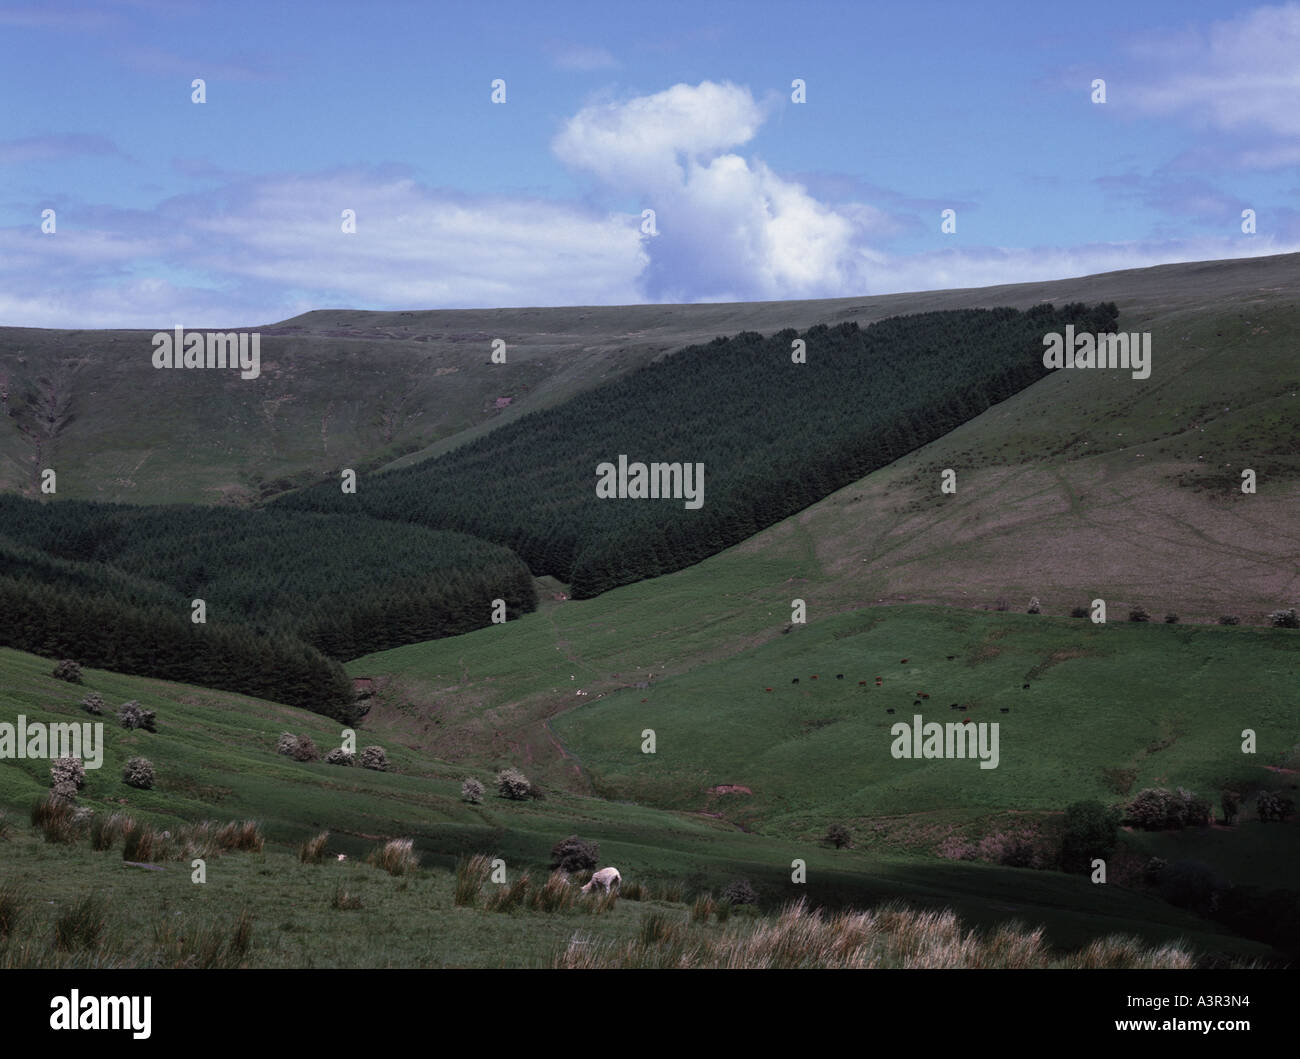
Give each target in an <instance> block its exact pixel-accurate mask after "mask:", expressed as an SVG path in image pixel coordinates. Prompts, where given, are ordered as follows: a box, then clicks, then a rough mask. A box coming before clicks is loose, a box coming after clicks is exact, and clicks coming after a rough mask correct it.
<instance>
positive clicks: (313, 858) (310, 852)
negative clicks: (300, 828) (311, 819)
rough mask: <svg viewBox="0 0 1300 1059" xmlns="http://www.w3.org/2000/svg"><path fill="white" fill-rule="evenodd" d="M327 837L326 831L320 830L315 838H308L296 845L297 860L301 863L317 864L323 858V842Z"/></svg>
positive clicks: (328, 834) (326, 840)
mask: <svg viewBox="0 0 1300 1059" xmlns="http://www.w3.org/2000/svg"><path fill="white" fill-rule="evenodd" d="M329 837H330V833H329V832H328V831H322V832H321V833H320V834H319V835H317V836H316V837H315V838H309V839H308V840H307V841H306V842H304V843H303V844H302V845H300V846H299V847H298V860H299V861H301V862H302V863H303V864H319V863H320V862H321V861H322V860H324V859H325V843H326V842H328V841H329Z"/></svg>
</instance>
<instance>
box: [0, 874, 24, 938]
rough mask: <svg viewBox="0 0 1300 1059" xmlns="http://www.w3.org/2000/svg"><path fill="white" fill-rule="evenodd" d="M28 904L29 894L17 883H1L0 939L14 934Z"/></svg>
mask: <svg viewBox="0 0 1300 1059" xmlns="http://www.w3.org/2000/svg"><path fill="white" fill-rule="evenodd" d="M26 904H27V894H26V893H25V892H24V891H23V890H22V889H21V888H20V887H19V885H18V884H17V883H14V882H7V883H0V938H8V937H10V936H11V935H12V934H13V932H14V928H15V927H16V926H17V925H18V920H19V918H20V917H21V916H22V914H23V908H24V906H26Z"/></svg>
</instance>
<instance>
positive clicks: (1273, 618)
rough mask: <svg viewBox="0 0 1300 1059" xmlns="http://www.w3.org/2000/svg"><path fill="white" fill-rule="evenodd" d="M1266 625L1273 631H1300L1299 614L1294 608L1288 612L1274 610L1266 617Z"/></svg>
mask: <svg viewBox="0 0 1300 1059" xmlns="http://www.w3.org/2000/svg"><path fill="white" fill-rule="evenodd" d="M1268 623H1269V624H1270V625H1272V626H1273V627H1274V628H1275V629H1300V614H1297V613H1296V609H1295V607H1291V608H1290V609H1289V610H1275V611H1274V612H1273V613H1272V614H1270V615H1269V616H1268Z"/></svg>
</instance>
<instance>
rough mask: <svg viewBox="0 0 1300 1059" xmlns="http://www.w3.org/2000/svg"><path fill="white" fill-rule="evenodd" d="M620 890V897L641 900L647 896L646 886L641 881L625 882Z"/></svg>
mask: <svg viewBox="0 0 1300 1059" xmlns="http://www.w3.org/2000/svg"><path fill="white" fill-rule="evenodd" d="M618 892H619V896H620V897H626V898H627V899H628V900H629V901H640V900H641V899H642V898H643V897H645V887H643V886H642V885H641V884H640V883H639V882H625V883H623V884H622V885H621V886H620V887H619V890H618Z"/></svg>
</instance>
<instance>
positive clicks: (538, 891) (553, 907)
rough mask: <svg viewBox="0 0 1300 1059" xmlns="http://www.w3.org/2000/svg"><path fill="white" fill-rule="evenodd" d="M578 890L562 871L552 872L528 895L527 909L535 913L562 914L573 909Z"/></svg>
mask: <svg viewBox="0 0 1300 1059" xmlns="http://www.w3.org/2000/svg"><path fill="white" fill-rule="evenodd" d="M577 892H578V888H577V887H576V886H574V885H573V883H572V882H570V881H569V876H568V875H567V874H566V873H565V872H564V871H560V870H557V871H553V872H551V874H550V876H549V877H548V878H547V880H546V882H545V883H544V884H543V885H542V886H540V887H535V888H534V889H533V890H531V891H530V892H529V894H528V907H529V908H531V909H533V910H534V911H536V912H563V911H565V910H566V909H569V908H572V907H573V901H574V898H575V897H576V896H577Z"/></svg>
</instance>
